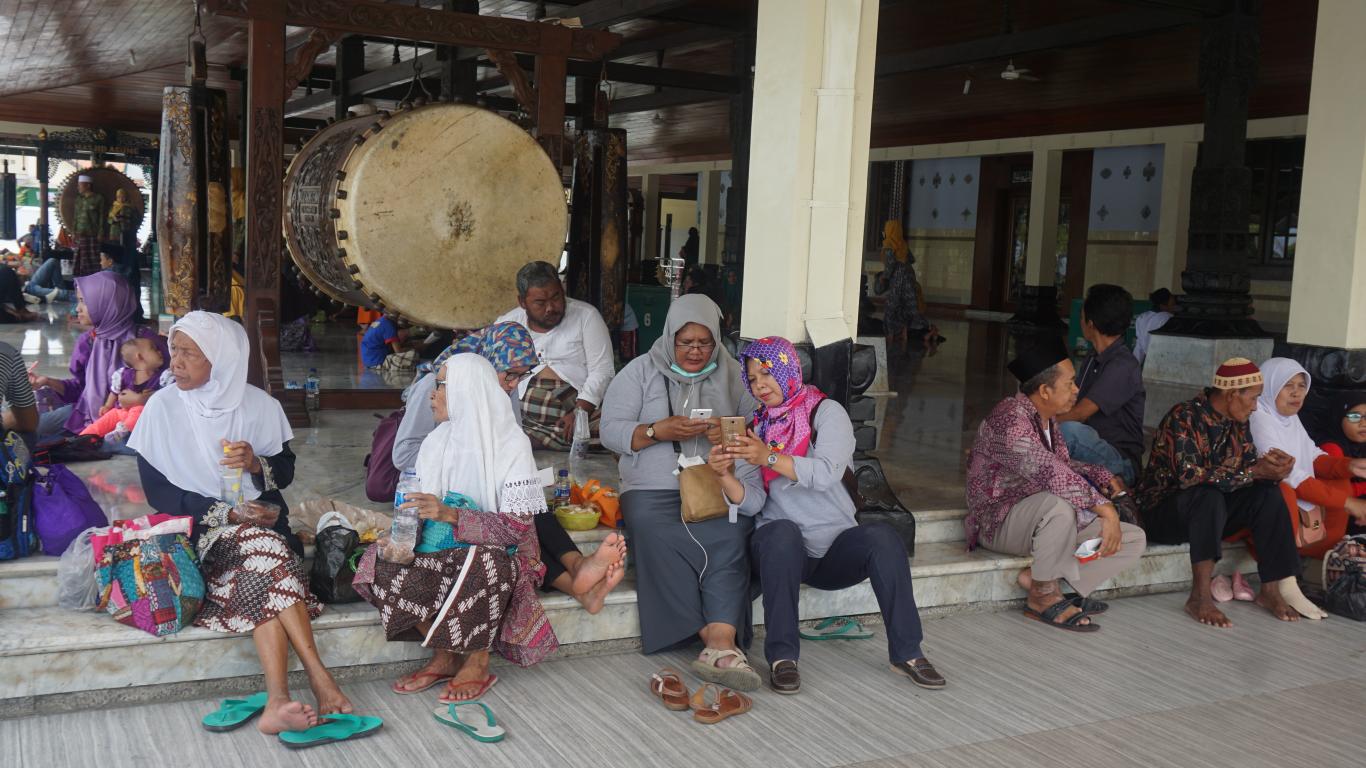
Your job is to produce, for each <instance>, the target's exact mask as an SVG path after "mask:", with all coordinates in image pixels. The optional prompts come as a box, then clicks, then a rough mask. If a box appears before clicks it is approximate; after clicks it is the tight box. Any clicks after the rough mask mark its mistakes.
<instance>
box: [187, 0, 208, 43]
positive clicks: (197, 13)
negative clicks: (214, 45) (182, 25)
mask: <svg viewBox="0 0 1366 768" xmlns="http://www.w3.org/2000/svg"><path fill="white" fill-rule="evenodd" d="M203 13H204V5H203V3H202V2H200V0H194V29H193V30H191V31H190V38H189V39H190V40H192V41H193V40H199V41H201V42H205V43H207V42H208V38H206V37H204V26H203Z"/></svg>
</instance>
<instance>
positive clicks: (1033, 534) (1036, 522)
mask: <svg viewBox="0 0 1366 768" xmlns="http://www.w3.org/2000/svg"><path fill="white" fill-rule="evenodd" d="M1100 526H1101V522H1100V520H1094V521H1092V522H1091V524H1090V525H1087V526H1086V527H1085V528H1082V529H1080V530H1078V529H1077V512H1076V510H1074V509H1073V508H1072V505H1071V504H1068V503H1067V502H1066V501H1063V500H1062V499H1061V498H1059V497H1057V496H1054V495H1053V494H1051V493H1036V494H1034V495H1033V496H1030V497H1029V498H1027V499H1024V500H1023V501H1021V502H1020V503H1018V504H1016V505H1015V506H1013V507H1011V508H1010V513H1009V514H1007V515H1006V519H1005V520H1004V521H1003V522H1002V523H1001V527H1000V528H997V529H996V536H995V537H994V538H993V539H992V540H991V541H990V542H983V546H985V547H986V548H987V549H990V550H991V551H993V552H1001V553H1003V554H1007V555H1032V556H1033V557H1034V566H1033V569H1032V574H1033V577H1034V580H1035V581H1052V580H1053V579H1065V580H1066V581H1067V583H1068V584H1071V585H1072V588H1073V589H1075V590H1077V593H1078V594H1080V595H1082V596H1083V597H1085V596H1086V595H1089V594H1091V593H1092V592H1094V591H1095V590H1096V587H1099V586H1100V585H1101V584H1103V583H1105V582H1106V581H1109V580H1110V579H1111V578H1112V577H1113V576H1115V575H1116V574H1118V573H1121V572H1123V571H1125V570H1128V569H1129V568H1130V567H1132V566H1133V565H1134V564H1136V563H1137V562H1138V559H1139V558H1140V557H1142V556H1143V548H1144V547H1146V546H1147V544H1148V537H1147V536H1146V535H1145V534H1144V533H1143V529H1142V528H1139V527H1138V526H1136V525H1129V524H1128V523H1120V528H1121V529H1122V530H1123V536H1122V539H1121V540H1122V542H1123V543H1122V544H1121V546H1120V549H1119V551H1118V552H1116V553H1115V554H1113V555H1111V556H1109V557H1101V558H1097V559H1095V560H1092V561H1091V562H1089V563H1082V562H1079V561H1078V560H1077V556H1076V550H1077V545H1078V544H1080V543H1081V542H1083V541H1086V540H1087V539H1095V538H1099V537H1100Z"/></svg>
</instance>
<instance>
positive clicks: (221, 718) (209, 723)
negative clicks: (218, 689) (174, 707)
mask: <svg viewBox="0 0 1366 768" xmlns="http://www.w3.org/2000/svg"><path fill="white" fill-rule="evenodd" d="M265 708H266V694H265V693H253V694H252V695H250V696H248V697H247V698H245V699H223V701H222V703H221V704H219V707H218V709H217V710H216V711H213V712H210V713H209V714H207V715H205V716H204V719H203V720H202V721H201V722H202V723H203V724H204V730H206V731H213V732H214V733H226V732H228V731H235V730H237V729H238V728H241V727H242V726H244V725H246V724H247V723H248V722H250V721H251V719H252V718H253V717H256V716H257V715H259V714H261V712H262V711H264V710H265Z"/></svg>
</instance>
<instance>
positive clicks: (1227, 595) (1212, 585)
mask: <svg viewBox="0 0 1366 768" xmlns="http://www.w3.org/2000/svg"><path fill="white" fill-rule="evenodd" d="M1209 594H1210V597H1213V598H1214V602H1216V603H1227V602H1228V601H1230V600H1232V599H1233V584H1232V583H1231V582H1230V581H1229V580H1228V577H1227V576H1215V577H1214V578H1212V579H1210V580H1209Z"/></svg>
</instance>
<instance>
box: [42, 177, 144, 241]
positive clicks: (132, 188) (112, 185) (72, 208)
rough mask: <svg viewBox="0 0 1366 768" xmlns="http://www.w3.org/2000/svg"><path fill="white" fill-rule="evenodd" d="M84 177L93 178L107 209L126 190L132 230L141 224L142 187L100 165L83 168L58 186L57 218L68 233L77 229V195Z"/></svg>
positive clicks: (96, 190)
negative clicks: (120, 192)
mask: <svg viewBox="0 0 1366 768" xmlns="http://www.w3.org/2000/svg"><path fill="white" fill-rule="evenodd" d="M81 176H89V177H90V188H91V189H92V190H94V191H95V192H98V193H99V194H101V195H103V196H104V205H105V210H106V211H107V210H109V206H111V205H113V204H114V197H115V195H117V194H118V192H119V190H123V191H124V193H125V195H124V199H125V200H126V201H127V203H128V207H129V208H131V209H132V210H133V214H134V216H133V231H134V232H136V231H137V229H138V227H141V226H142V214H143V200H142V190H141V189H139V188H138V185H137V184H134V183H133V180H132V179H130V178H128V177H127V176H125V175H123V174H122V173H120V172H118V171H117V170H115V169H113V168H110V167H109V166H107V165H102V166H99V167H97V168H83V169H81V170H79V171H76V172H75V173H73V174H71V175H70V176H68V177H66V178H65V179H64V180H62V183H61V184H59V185H58V187H57V188H58V189H60V190H61V195H60V196H59V197H58V202H57V217H58V220H59V221H60V222H61V224H62V226H63V227H66V230H67V231H68V232H71V231H73V230H74V229H75V228H76V196H77V195H79V194H80V190H79V189H77V183H78V182H79V180H80V177H81Z"/></svg>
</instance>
